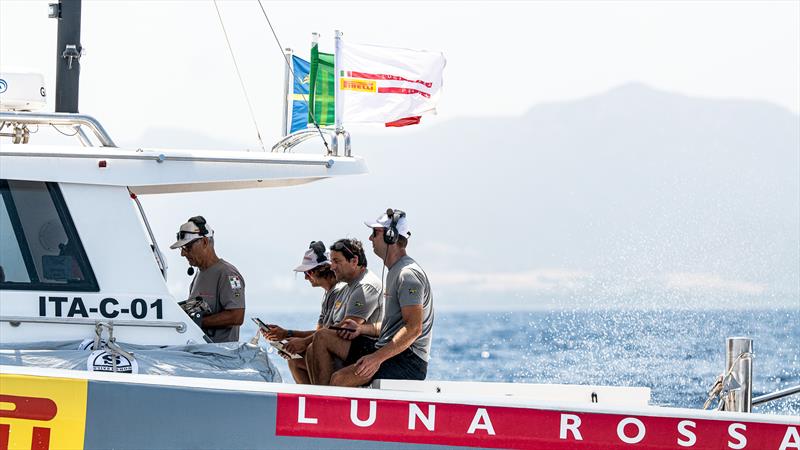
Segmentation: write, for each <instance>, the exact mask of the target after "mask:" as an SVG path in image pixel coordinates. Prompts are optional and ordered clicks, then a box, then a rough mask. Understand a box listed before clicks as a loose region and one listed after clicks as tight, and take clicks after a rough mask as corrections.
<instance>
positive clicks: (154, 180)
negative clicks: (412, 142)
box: [0, 143, 367, 195]
mask: <svg viewBox="0 0 800 450" xmlns="http://www.w3.org/2000/svg"><path fill="white" fill-rule="evenodd" d="M364 173H367V166H366V163H365V162H364V160H363V159H362V158H359V157H349V156H348V157H343V156H329V155H321V154H320V155H313V154H297V153H267V152H257V151H253V152H250V151H226V150H173V149H143V148H138V149H123V148H109V147H75V146H52V145H47V146H37V145H29V144H28V145H12V144H8V143H3V145H0V178H1V179H8V180H29V181H50V182H60V183H77V184H90V185H105V186H125V187H128V188H129V189H130V190H131V192H133V193H134V194H137V195H142V194H161V193H179V192H201V191H215V190H228V189H244V188H259V187H278V186H294V185H299V184H304V183H309V182H311V181H315V180H319V179H323V178H329V177H334V176H340V175H357V174H364Z"/></svg>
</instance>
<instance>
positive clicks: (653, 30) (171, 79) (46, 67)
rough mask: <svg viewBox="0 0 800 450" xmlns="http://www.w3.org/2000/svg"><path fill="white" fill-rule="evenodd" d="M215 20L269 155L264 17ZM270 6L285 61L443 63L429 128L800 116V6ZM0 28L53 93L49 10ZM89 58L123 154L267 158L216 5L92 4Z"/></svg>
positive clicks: (18, 16) (88, 89)
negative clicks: (324, 54) (553, 119)
mask: <svg viewBox="0 0 800 450" xmlns="http://www.w3.org/2000/svg"><path fill="white" fill-rule="evenodd" d="M217 4H218V6H219V11H220V15H221V16H222V18H223V22H224V23H225V24H226V27H227V31H228V34H229V37H230V40H231V45H232V48H233V51H234V53H235V55H236V57H237V62H238V64H239V66H240V68H241V70H242V76H243V79H244V82H245V84H246V86H247V90H248V94H249V97H250V100H251V102H252V104H253V107H254V110H255V115H256V120H257V122H258V124H259V128H260V131H261V133H262V135H263V136H264V138H265V141H272V140H274V139H275V138H276V137H277V135H278V133H279V131H280V115H281V106H280V105H281V102H280V97H281V95H282V89H281V86H282V83H283V67H282V65H281V53H280V51H279V47H278V45H277V44H276V42H275V40H274V38H273V37H272V34H271V32H270V31H269V28H268V26H267V22H266V19H265V18H264V16H263V14H262V12H261V9H260V8H259V5H258V3H257V2H255V1H252V0H248V1H232V0H219V1H218V2H217ZM262 4H263V5H264V7H265V9H266V12H267V14H268V15H269V17H270V20H271V22H272V24H273V26H274V28H275V31H276V33H277V35H278V38H279V39H280V42H281V45H282V46H283V47H290V48H293V49H295V51H296V52H297V54H298V55H300V56H307V55H308V49H309V46H310V40H311V33H312V32H314V31H316V32H319V33H321V34H322V38H321V46H322V49H323V50H325V49H326V48H327V49H328V50H331V49H332V45H333V40H332V38H333V34H334V30H335V29H339V30H341V31H343V32H344V38H345V39H347V40H351V41H353V42H358V43H370V44H379V45H386V46H397V47H407V48H414V49H430V50H438V51H442V52H444V54H445V56H446V58H447V60H448V63H447V68H446V70H445V85H444V86H445V87H444V95H443V100H442V101H441V104H440V106H439V116H438V117H436V118H431V120H430V122H431V123H436V121H437V120H438V121H446V120H449V119H452V118H457V117H461V116H506V115H512V116H513V115H519V114H522V113H524V112H525V111H527V110H528V109H530V108H531V106H532V105H535V104H538V103H543V102H550V101H559V100H565V99H572V98H579V97H583V96H586V95H590V94H594V93H598V92H602V91H604V90H607V89H609V88H611V87H613V86H617V85H620V84H623V83H626V82H630V81H639V82H643V83H646V84H648V85H650V86H653V87H656V88H660V89H665V90H669V91H674V92H680V93H684V94H689V95H697V96H706V97H718V98H745V99H760V100H767V101H770V102H774V103H776V104H778V105H781V106H783V107H785V108H788V109H789V110H791V111H794V112H795V113H797V112H800V83H798V80H799V79H800V2H797V1H782V2H764V1H759V2H746V1H733V2H726V1H713V2H702V1H700V2H647V1H645V2H602V1H601V2H580V1H570V2H457V1H453V2H435V1H434V2H427V1H426V2H380V1H376V2H347V1H336V2H303V1H296V2H269V1H264V2H263V3H262ZM0 24H1V25H2V26H0V50H2V51H1V52H0V64H2V66H3V67H24V68H30V69H34V70H39V71H42V72H43V73H44V74H45V77H46V80H47V84H48V87H51V89H50V92H53V87H54V83H55V79H54V78H55V77H54V57H55V36H56V23H55V21H54V20H53V19H48V18H47V1H35V0H0ZM21 42H24V45H20V44H21ZM82 44H83V46H84V48H85V50H86V55H85V57H84V59H83V60H82V65H83V72H82V77H81V103H80V105H81V110H82V112H86V113H89V114H93V115H96V116H98V117H103V121H104V123H106V126H107V128H110V129H112V130H114V136H115V137H116V139H117V140H118V141H119V142H118V144H119V143H121V144H123V145H125V144H127V145H135V144H136V143H135V140H136V138H137V137H138V136H139V135H141V133H143V132H144V131H145V130H146V129H147V128H148V127H150V126H153V124H159V125H161V126H170V127H172V126H174V127H181V128H185V129H205V128H208V126H209V125H210V124H213V126H214V128H215V133H216V134H217V135H219V136H220V137H225V138H229V139H235V140H236V141H237V142H244V143H245V144H246V145H247V146H252V147H254V148H257V147H258V146H259V145H258V142H257V140H256V138H255V133H254V131H253V124H252V120H251V118H250V117H249V114H248V109H247V105H246V103H245V100H244V98H243V95H242V91H241V87H240V85H239V82H238V78H237V76H236V73H235V71H234V68H233V63H232V61H231V56H230V52H229V50H228V48H227V45H226V43H225V38H224V35H223V33H222V29H221V26H220V22H219V19H218V17H217V13H216V10H215V8H214V3H213V2H212V1H190V0H187V1H162V0H141V1H114V0H111V1H107V0H104V1H92V0H85V1H84V2H83V24H82ZM109 98H111V99H113V101H111V102H109V101H108V100H109ZM212 105H213V106H212ZM198 106H199V107H198Z"/></svg>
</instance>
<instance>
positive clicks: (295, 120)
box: [289, 55, 311, 133]
mask: <svg viewBox="0 0 800 450" xmlns="http://www.w3.org/2000/svg"><path fill="white" fill-rule="evenodd" d="M292 70H294V82H293V83H292V94H291V97H290V99H291V100H292V127H291V129H290V130H289V132H290V133H294V132H295V131H297V130H304V129H306V128H307V127H308V85H309V79H310V76H309V73H310V72H311V63H309V62H308V61H306V60H304V59H302V58H298V57H297V56H294V55H292Z"/></svg>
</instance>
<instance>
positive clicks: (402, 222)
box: [364, 209, 411, 239]
mask: <svg viewBox="0 0 800 450" xmlns="http://www.w3.org/2000/svg"><path fill="white" fill-rule="evenodd" d="M392 218H395V219H396V220H397V224H396V226H397V234H398V235H400V236H403V237H404V238H406V239H408V238H410V237H411V229H410V228H409V227H408V219H406V213H404V212H403V211H400V210H399V209H397V210H392V209H389V210H387V211H386V213H385V214H381V216H380V217H378V218H377V219H375V220H365V221H364V225H366V226H368V227H370V228H391V227H392Z"/></svg>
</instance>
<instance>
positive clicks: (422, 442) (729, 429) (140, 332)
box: [0, 75, 800, 450]
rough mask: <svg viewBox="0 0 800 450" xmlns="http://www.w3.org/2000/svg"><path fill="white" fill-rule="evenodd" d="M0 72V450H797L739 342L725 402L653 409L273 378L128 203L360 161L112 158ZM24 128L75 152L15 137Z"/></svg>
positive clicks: (145, 153)
mask: <svg viewBox="0 0 800 450" xmlns="http://www.w3.org/2000/svg"><path fill="white" fill-rule="evenodd" d="M0 78H3V80H2V83H0V84H4V85H5V86H4V88H3V90H7V92H11V93H13V92H23V93H24V92H26V91H25V90H24V87H25V86H24V85H25V84H26V83H29V84H30V85H31V86H33V91H32V92H34V94H32V95H27V94H21V95H20V96H19V97H18V100H19V101H18V102H13V101H12V100H13V99H11V98H10V96H9V95H8V94H6V96H5V102H6V103H5V105H6V109H7V110H6V111H3V112H0V124H2V126H0V131H4V130H10V132H8V133H5V134H6V135H8V136H6V137H7V139H4V140H3V141H2V145H1V146H0V196H1V197H2V199H1V200H0V225H1V226H2V227H1V228H0V229H2V236H0V251H2V254H1V257H0V266H2V277H0V364H1V365H0V449H9V448H14V449H17V448H24V449H48V448H53V449H56V448H65V449H66V448H69V449H77V448H114V449H125V448H130V449H142V448H159V449H178V448H186V449H199V448H265V449H267V448H269V449H276V448H297V449H300V448H302V449H348V450H352V449H392V448H394V449H400V448H403V449H405V448H448V447H459V448H463V447H467V448H514V449H543V450H544V449H580V448H586V449H611V448H628V447H630V448H637V449H683V448H691V449H708V450H712V449H713V450H719V449H726V448H730V449H758V450H764V449H775V450H786V449H800V417H798V416H779V415H765V414H755V413H750V412H745V411H749V408H750V405H751V404H752V399H751V398H750V385H749V384H748V383H749V381H748V380H749V378H748V377H749V370H750V356H751V355H750V352H749V348H748V342H747V340H736V339H733V340H731V348H730V349H729V350H730V352H731V353H730V356H729V367H730V370H729V371H728V373H727V376H726V377H723V378H722V379H721V380H720V383H719V385H718V387H719V389H717V390H716V393H717V394H719V397H720V398H721V400H722V401H721V403H720V404H721V405H724V406H725V408H726V409H728V411H704V410H693V409H685V408H669V407H660V406H653V405H650V390H649V389H648V388H629V387H625V388H623V387H609V386H583V385H580V386H577V385H525V384H507V383H478V382H475V383H470V382H447V381H424V382H412V381H391V380H383V381H381V380H378V381H376V382H375V383H374V384H373V386H372V388H371V389H350V388H335V387H318V386H301V385H294V384H285V383H281V382H280V377H279V376H278V375H277V373H276V372H275V371H274V367H273V366H272V365H271V364H270V362H269V361H268V359H267V356H266V353H265V352H263V351H262V350H260V349H259V348H258V347H257V346H254V345H251V344H241V345H239V346H237V345H227V346H226V345H223V344H220V345H216V344H206V343H205V340H204V335H203V332H202V331H201V330H200V328H199V327H198V326H197V325H196V324H195V323H194V322H193V321H192V320H190V319H189V317H188V316H187V315H186V313H185V312H184V311H183V309H182V308H181V307H180V306H179V305H178V300H180V299H176V298H175V297H174V296H173V295H171V294H170V292H169V291H168V289H167V284H166V282H165V279H164V274H163V264H162V257H161V253H160V251H159V249H158V246H157V244H156V241H155V239H154V238H153V236H152V234H151V233H150V230H149V225H148V222H147V217H146V215H145V214H144V211H143V209H142V208H141V206H140V205H139V202H138V199H137V197H138V196H140V195H161V194H166V193H176V192H206V191H222V190H231V189H245V188H267V187H269V188H280V187H284V186H293V185H300V184H304V183H310V182H313V181H316V180H321V179H324V178H335V177H340V176H347V175H353V174H362V173H365V172H366V170H367V169H366V165H365V162H364V161H363V160H362V159H361V158H359V157H355V156H350V155H349V153H345V155H341V156H340V155H336V153H337V152H334V155H306V154H290V153H253V152H227V151H177V150H163V149H122V148H116V147H115V146H114V143H113V140H112V139H111V138H110V137H109V136H108V135H107V134H106V133H105V131H104V130H103V127H102V126H101V125H100V123H99V122H97V121H96V120H94V119H93V118H91V117H89V116H85V115H79V114H71V113H49V114H39V113H33V112H20V111H10V110H18V109H21V110H26V109H31V104H35V103H41V101H42V98H37V97H36V95H37V94H38V92H39V89H38V88H39V87H40V86H39V85H40V84H41V82H40V81H37V80H38V79H37V78H31V77H25V76H22V77H19V76H7V75H4V76H3V77H0ZM76 82H77V80H76ZM15 83H16V84H15ZM37 83H38V84H37ZM19 86H22V87H19ZM16 89H22V91H15V90H16ZM0 93H2V92H0ZM8 105H12V106H11V107H9V106H8ZM57 109H58V108H57ZM33 124H39V125H46V124H52V125H59V126H65V127H70V128H73V129H75V130H76V133H77V134H78V136H79V137H80V138H81V141H82V142H83V143H84V145H83V146H63V145H58V146H38V145H33V144H23V142H27V141H28V132H27V130H28V127H29V126H32V125H33ZM2 127H4V128H2ZM86 130H90V131H92V132H93V134H94V136H93V137H90V136H88V135H87V134H86V133H85V131H86ZM12 141H13V142H17V143H19V144H16V145H15V144H12ZM93 141H96V142H99V144H100V146H92V145H91V143H92V142H93ZM120 236H124V237H125V238H124V239H120ZM120 255H124V261H122V260H121V259H120V258H121V256H120ZM785 394H787V393H778V394H776V396H781V395H785ZM761 400H762V401H766V399H761ZM219 412H224V414H220V413H219Z"/></svg>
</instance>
